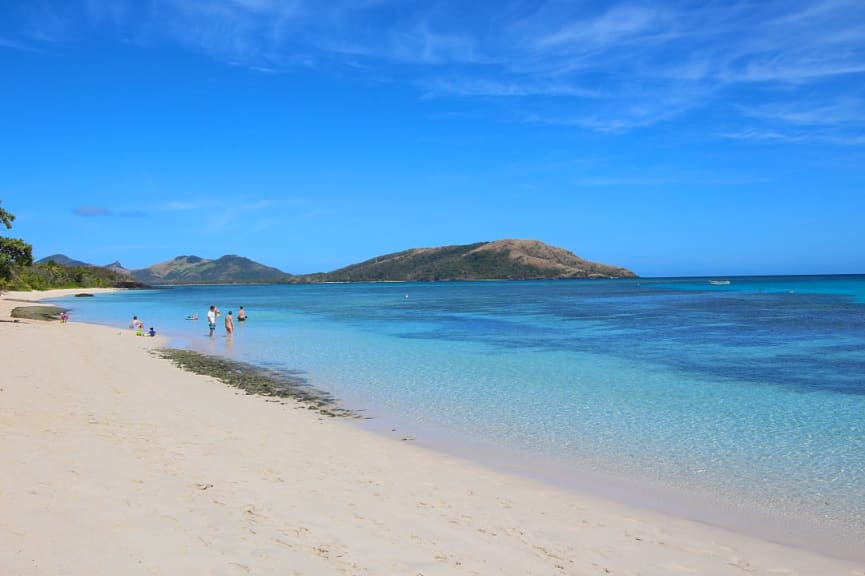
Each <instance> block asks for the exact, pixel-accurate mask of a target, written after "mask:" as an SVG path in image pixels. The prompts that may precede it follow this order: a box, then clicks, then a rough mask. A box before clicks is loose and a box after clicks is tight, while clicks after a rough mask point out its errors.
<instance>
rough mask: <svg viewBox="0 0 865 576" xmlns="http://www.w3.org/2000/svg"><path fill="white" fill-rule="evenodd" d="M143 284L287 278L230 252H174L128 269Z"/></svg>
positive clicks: (269, 280)
mask: <svg viewBox="0 0 865 576" xmlns="http://www.w3.org/2000/svg"><path fill="white" fill-rule="evenodd" d="M130 274H131V275H132V277H133V278H135V279H136V280H137V281H139V282H144V283H145V284H225V283H228V284H230V283H259V282H260V283H269V282H285V281H287V280H289V279H290V278H291V274H286V273H285V272H283V271H282V270H278V269H276V268H273V267H270V266H265V265H264V264H259V263H258V262H254V261H252V260H250V259H249V258H244V257H243V256H236V255H233V254H229V255H225V256H222V257H221V258H217V259H216V260H208V259H206V258H200V257H198V256H178V257H176V258H173V259H171V260H166V261H165V262H160V263H159V264H154V265H153V266H150V267H149V268H142V269H140V270H131V271H130Z"/></svg>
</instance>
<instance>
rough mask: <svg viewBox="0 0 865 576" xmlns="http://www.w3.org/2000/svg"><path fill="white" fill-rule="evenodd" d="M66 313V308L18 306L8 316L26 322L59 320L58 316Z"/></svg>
mask: <svg viewBox="0 0 865 576" xmlns="http://www.w3.org/2000/svg"><path fill="white" fill-rule="evenodd" d="M68 311H69V309H68V308H59V307H57V306H19V307H17V308H13V309H12V312H11V313H10V316H12V317H13V318H26V319H27V320H60V314H61V313H63V312H68Z"/></svg>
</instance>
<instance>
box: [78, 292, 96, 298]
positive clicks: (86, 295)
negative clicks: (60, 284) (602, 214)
mask: <svg viewBox="0 0 865 576" xmlns="http://www.w3.org/2000/svg"><path fill="white" fill-rule="evenodd" d="M75 297H76V298H93V294H89V293H87V292H82V293H81V294H76V295H75Z"/></svg>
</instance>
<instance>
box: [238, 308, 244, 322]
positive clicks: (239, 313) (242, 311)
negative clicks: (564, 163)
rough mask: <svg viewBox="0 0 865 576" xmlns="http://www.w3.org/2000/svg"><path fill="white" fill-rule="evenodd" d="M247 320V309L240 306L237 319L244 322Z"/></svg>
mask: <svg viewBox="0 0 865 576" xmlns="http://www.w3.org/2000/svg"><path fill="white" fill-rule="evenodd" d="M244 320H246V310H244V309H243V306H241V307H240V310H238V311H237V321H238V322H243V321H244Z"/></svg>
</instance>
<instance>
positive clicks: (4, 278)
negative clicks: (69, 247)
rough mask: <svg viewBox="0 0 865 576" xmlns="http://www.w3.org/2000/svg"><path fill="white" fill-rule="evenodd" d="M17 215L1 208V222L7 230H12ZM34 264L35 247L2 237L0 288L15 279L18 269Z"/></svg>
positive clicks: (0, 237)
mask: <svg viewBox="0 0 865 576" xmlns="http://www.w3.org/2000/svg"><path fill="white" fill-rule="evenodd" d="M14 221H15V215H14V214H12V213H10V212H7V211H6V210H4V209H3V208H0V222H2V223H3V226H5V227H6V229H7V230H9V229H11V228H12V222H14ZM32 264H33V247H32V246H31V245H30V244H27V243H26V242H24V240H20V239H18V238H6V237H4V236H0V288H3V287H5V286H6V285H7V284H8V283H9V282H10V281H11V280H12V278H13V277H14V275H15V271H16V268H18V267H21V266H31V265H32Z"/></svg>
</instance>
